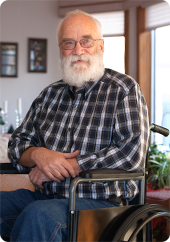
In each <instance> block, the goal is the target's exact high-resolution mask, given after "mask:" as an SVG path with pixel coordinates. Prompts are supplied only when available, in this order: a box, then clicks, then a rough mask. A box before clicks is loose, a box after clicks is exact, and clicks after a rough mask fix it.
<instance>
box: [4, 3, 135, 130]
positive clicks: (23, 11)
mask: <svg viewBox="0 0 170 242" xmlns="http://www.w3.org/2000/svg"><path fill="white" fill-rule="evenodd" d="M57 4H58V1H57V0H53V1H51V0H18V1H17V0H7V1H5V2H3V3H2V5H1V7H0V41H3V42H17V43H18V46H19V51H18V77H17V78H1V79H0V107H1V108H3V102H4V100H8V110H9V112H8V113H9V114H8V124H9V125H11V124H12V125H13V127H14V128H15V118H16V114H15V109H16V108H17V99H18V98H19V97H21V98H22V108H23V114H22V116H23V118H24V117H25V115H26V112H27V111H28V109H29V107H30V105H31V103H32V101H33V100H34V99H35V98H36V97H37V95H38V94H39V93H40V92H41V90H42V89H43V88H45V87H46V86H47V85H49V84H50V83H53V82H55V81H58V80H59V79H61V70H60V69H59V65H58V63H59V50H58V46H57V41H56V27H57V25H58V23H59V21H60V20H61V18H59V17H58V15H57V12H58V8H57V6H58V5H57ZM135 28H136V11H135V9H130V41H129V43H130V46H129V47H130V57H129V58H130V60H129V74H130V75H131V76H132V77H134V78H136V32H135ZM28 38H46V39H47V40H48V44H47V45H48V46H47V52H48V54H47V73H43V74H40V73H28V72H27V59H28V56H27V50H28Z"/></svg>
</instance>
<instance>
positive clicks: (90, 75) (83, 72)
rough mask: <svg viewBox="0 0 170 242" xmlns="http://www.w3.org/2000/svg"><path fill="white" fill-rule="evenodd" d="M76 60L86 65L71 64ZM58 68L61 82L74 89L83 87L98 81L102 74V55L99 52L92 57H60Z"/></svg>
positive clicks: (79, 63)
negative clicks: (61, 77) (61, 78)
mask: <svg viewBox="0 0 170 242" xmlns="http://www.w3.org/2000/svg"><path fill="white" fill-rule="evenodd" d="M78 60H83V61H86V63H81V62H78V63H73V62H75V61H78ZM60 66H61V69H62V75H63V81H64V82H65V83H67V84H69V85H70V86H75V87H83V86H84V85H85V83H87V82H90V81H92V82H95V81H98V80H99V79H100V78H101V77H102V76H103V74H104V64H103V55H102V54H101V53H100V52H98V53H95V54H94V55H89V54H82V55H80V56H77V55H70V56H68V57H65V56H62V57H61V62H60Z"/></svg>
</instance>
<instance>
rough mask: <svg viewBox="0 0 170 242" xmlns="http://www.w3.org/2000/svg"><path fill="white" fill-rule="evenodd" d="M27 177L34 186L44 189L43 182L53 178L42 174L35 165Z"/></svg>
mask: <svg viewBox="0 0 170 242" xmlns="http://www.w3.org/2000/svg"><path fill="white" fill-rule="evenodd" d="M29 179H30V181H31V182H32V184H33V185H34V186H35V187H38V188H40V189H44V186H43V182H46V181H52V180H54V179H50V178H49V177H47V176H46V175H45V174H43V173H42V172H41V171H40V170H39V168H38V167H37V166H36V167H35V168H34V169H32V170H31V172H30V173H29ZM56 181H57V182H60V180H59V179H56Z"/></svg>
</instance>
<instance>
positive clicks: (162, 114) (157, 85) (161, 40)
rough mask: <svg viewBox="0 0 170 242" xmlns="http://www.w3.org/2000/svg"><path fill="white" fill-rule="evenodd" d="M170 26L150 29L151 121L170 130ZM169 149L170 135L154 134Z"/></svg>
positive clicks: (156, 139)
mask: <svg viewBox="0 0 170 242" xmlns="http://www.w3.org/2000/svg"><path fill="white" fill-rule="evenodd" d="M169 43H170V26H166V27H162V28H157V29H155V30H152V88H151V90H152V95H151V96H152V99H151V100H152V102H151V105H152V115H151V119H152V122H154V123H156V124H158V125H161V126H163V127H165V128H167V129H169V130H170V94H169V93H170V60H169V56H170V44H169ZM153 141H155V142H156V143H157V144H163V145H164V146H165V147H164V148H166V149H168V148H169V149H170V136H168V137H164V136H162V135H159V134H155V135H154V140H153Z"/></svg>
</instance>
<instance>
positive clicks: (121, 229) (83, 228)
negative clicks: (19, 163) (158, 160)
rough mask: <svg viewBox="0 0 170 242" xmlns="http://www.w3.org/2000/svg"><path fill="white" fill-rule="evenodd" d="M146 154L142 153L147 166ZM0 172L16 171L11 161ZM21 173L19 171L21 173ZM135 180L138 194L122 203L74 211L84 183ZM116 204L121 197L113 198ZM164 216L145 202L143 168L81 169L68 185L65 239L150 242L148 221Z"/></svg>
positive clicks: (168, 213) (168, 214)
mask: <svg viewBox="0 0 170 242" xmlns="http://www.w3.org/2000/svg"><path fill="white" fill-rule="evenodd" d="M150 130H151V131H153V132H157V133H160V134H162V135H164V136H168V135H169V130H167V129H165V128H163V127H161V126H158V125H155V124H151V125H150ZM147 160H148V155H147V156H146V167H147ZM0 174H20V173H19V172H18V171H17V170H16V169H15V168H14V167H13V165H12V164H10V163H2V164H0ZM22 174H23V173H22ZM121 180H123V181H125V180H137V181H139V194H138V195H137V196H136V197H135V198H134V199H133V200H132V201H130V202H129V203H128V202H127V204H126V206H120V207H113V208H103V209H94V210H82V211H76V210H75V206H76V204H75V201H76V199H75V198H76V188H77V185H78V184H79V183H82V182H83V183H84V182H101V181H102V182H109V181H121ZM117 202H118V203H120V202H121V199H119V198H117ZM158 217H164V218H165V219H166V220H168V221H169V222H170V210H169V209H167V208H165V207H163V206H161V205H156V204H151V205H148V204H146V171H138V172H129V171H123V170H116V169H99V170H87V171H82V172H81V173H80V174H79V176H78V177H76V178H74V179H73V180H72V182H71V184H70V194H69V221H68V241H69V242H76V241H78V242H94V241H113V242H127V241H129V242H132V241H137V242H139V241H143V242H144V241H146V242H150V241H152V224H151V221H152V220H153V219H155V218H158Z"/></svg>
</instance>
